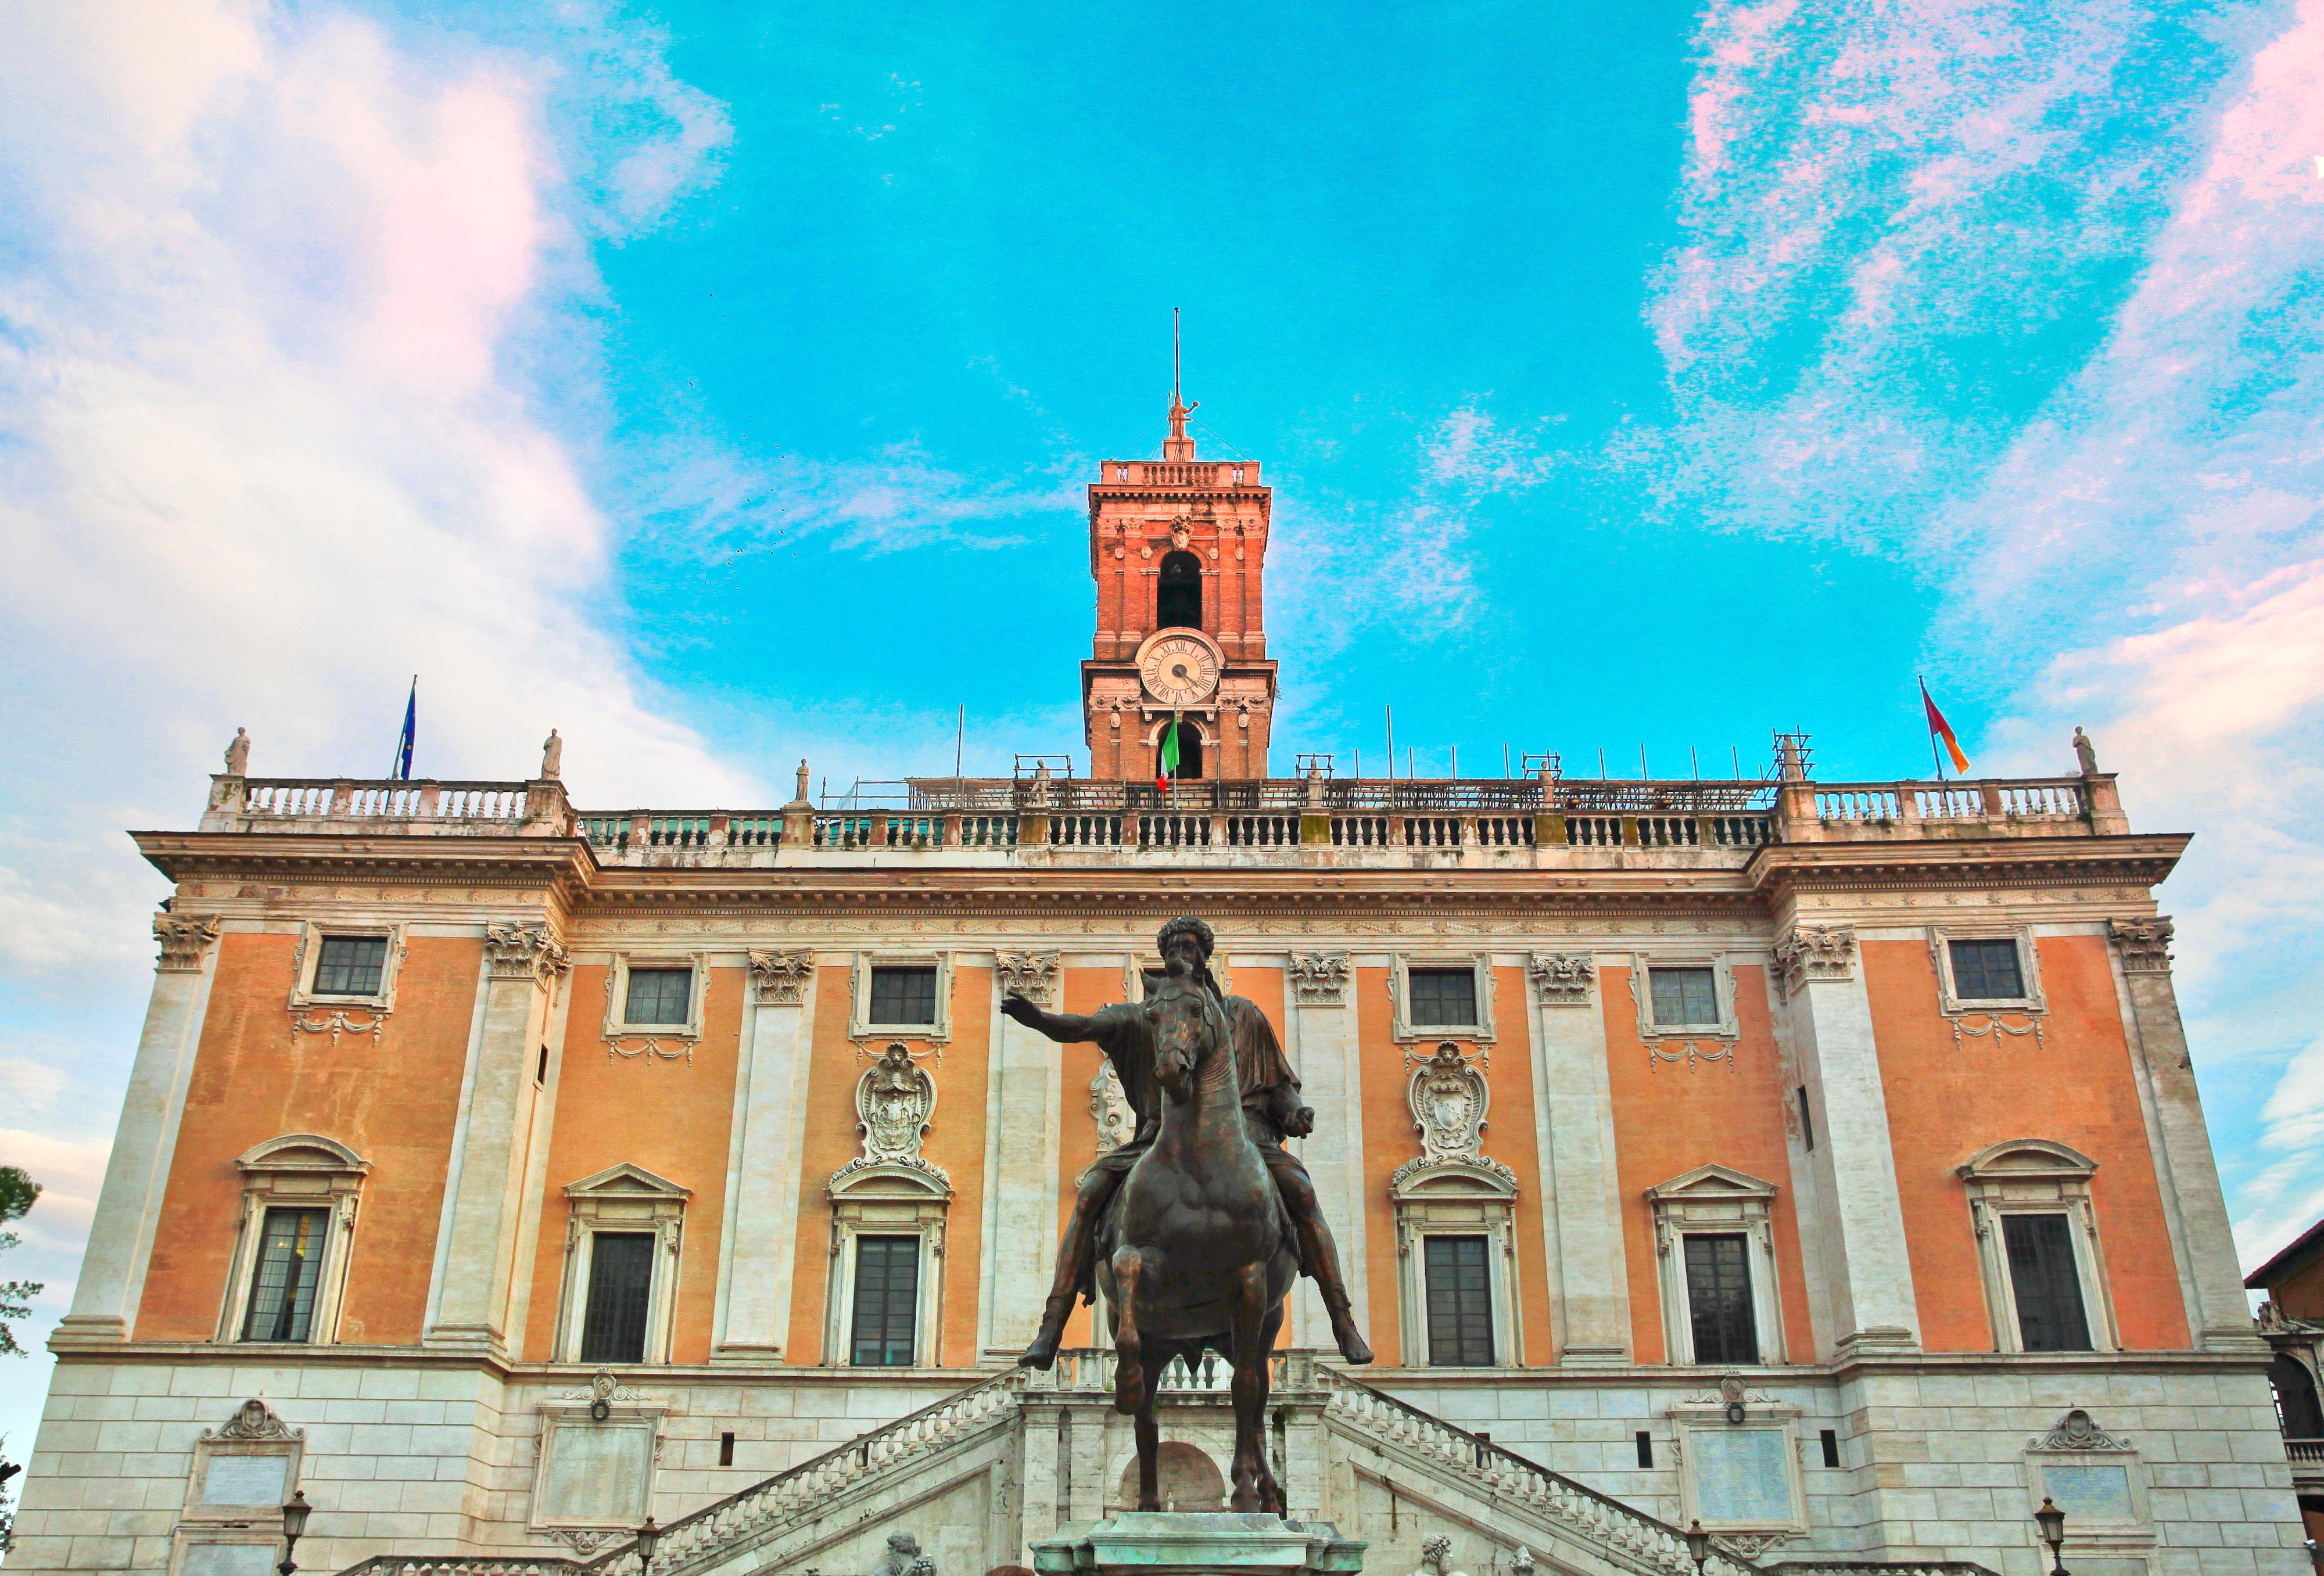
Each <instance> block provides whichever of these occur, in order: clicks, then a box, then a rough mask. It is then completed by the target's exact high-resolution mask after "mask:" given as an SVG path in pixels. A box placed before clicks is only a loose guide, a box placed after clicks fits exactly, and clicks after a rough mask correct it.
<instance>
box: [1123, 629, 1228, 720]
mask: <svg viewBox="0 0 2324 1576" xmlns="http://www.w3.org/2000/svg"><path fill="white" fill-rule="evenodd" d="M1138 673H1139V677H1141V678H1143V679H1144V680H1145V681H1146V692H1147V694H1148V695H1150V696H1153V697H1154V698H1155V699H1156V700H1158V701H1161V702H1162V703H1163V704H1165V705H1174V706H1185V705H1194V704H1195V703H1197V702H1198V701H1205V700H1208V699H1210V697H1211V692H1212V691H1213V690H1214V689H1216V688H1217V687H1219V659H1217V658H1216V657H1214V656H1213V655H1212V654H1211V649H1210V647H1208V646H1206V645H1204V644H1203V642H1202V641H1198V640H1196V639H1194V637H1193V636H1192V635H1166V636H1164V637H1163V638H1162V639H1161V640H1158V641H1155V642H1154V643H1153V644H1152V645H1151V646H1148V648H1147V649H1146V654H1145V656H1144V657H1142V658H1140V659H1139V664H1138Z"/></svg>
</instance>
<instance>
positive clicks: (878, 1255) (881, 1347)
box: [848, 971, 934, 1368]
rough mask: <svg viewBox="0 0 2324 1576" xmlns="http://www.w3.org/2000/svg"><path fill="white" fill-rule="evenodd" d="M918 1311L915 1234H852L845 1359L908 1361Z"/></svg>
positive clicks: (877, 1363)
mask: <svg viewBox="0 0 2324 1576" xmlns="http://www.w3.org/2000/svg"><path fill="white" fill-rule="evenodd" d="M930 972H934V971H930ZM919 1312H920V1240H919V1239H918V1237H858V1238H856V1239H855V1332H854V1339H853V1341H850V1342H849V1343H848V1344H849V1349H850V1355H849V1357H848V1360H849V1361H850V1362H853V1363H855V1364H856V1365H858V1366H859V1367H863V1368H909V1367H911V1366H912V1342H913V1334H914V1331H915V1328H916V1326H918V1323H919Z"/></svg>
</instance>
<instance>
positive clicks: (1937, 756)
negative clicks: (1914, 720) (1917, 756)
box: [1913, 673, 1945, 782]
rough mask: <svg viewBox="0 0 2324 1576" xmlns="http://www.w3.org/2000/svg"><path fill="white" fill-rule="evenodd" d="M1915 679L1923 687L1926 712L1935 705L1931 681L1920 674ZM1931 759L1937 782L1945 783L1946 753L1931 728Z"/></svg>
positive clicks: (1923, 701) (1922, 693) (1916, 674)
mask: <svg viewBox="0 0 2324 1576" xmlns="http://www.w3.org/2000/svg"><path fill="white" fill-rule="evenodd" d="M1913 677H1914V680H1915V681H1917V682H1918V683H1919V685H1920V687H1921V706H1922V709H1923V712H1925V711H1926V710H1927V709H1928V708H1929V707H1930V705H1932V704H1933V703H1932V702H1931V701H1930V699H1929V681H1928V680H1927V679H1926V678H1924V677H1922V676H1921V675H1920V674H1918V673H1915V674H1914V675H1913ZM1929 759H1930V760H1933V761H1934V762H1936V766H1937V780H1938V781H1939V782H1942V781H1944V780H1945V752H1944V751H1941V750H1940V749H1938V748H1937V731H1936V730H1935V729H1934V728H1931V729H1930V730H1929Z"/></svg>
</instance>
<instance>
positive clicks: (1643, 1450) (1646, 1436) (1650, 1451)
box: [1638, 1428, 1655, 1467]
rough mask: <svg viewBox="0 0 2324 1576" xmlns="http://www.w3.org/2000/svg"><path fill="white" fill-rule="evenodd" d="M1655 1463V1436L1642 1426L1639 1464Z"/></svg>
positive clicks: (1649, 1465) (1639, 1433)
mask: <svg viewBox="0 0 2324 1576" xmlns="http://www.w3.org/2000/svg"><path fill="white" fill-rule="evenodd" d="M1654 1464H1655V1436H1654V1435H1653V1434H1651V1433H1647V1432H1646V1430H1645V1429H1643V1428H1641V1429H1640V1430H1638V1465H1640V1466H1642V1467H1651V1466H1653V1465H1654Z"/></svg>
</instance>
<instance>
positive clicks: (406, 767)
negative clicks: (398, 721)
mask: <svg viewBox="0 0 2324 1576" xmlns="http://www.w3.org/2000/svg"><path fill="white" fill-rule="evenodd" d="M419 731H420V675H418V674H417V673H415V674H413V675H412V676H411V695H410V698H409V699H407V700H406V701H405V702H404V703H403V733H402V736H401V738H399V739H397V740H396V742H395V764H394V765H393V766H392V767H390V768H388V772H387V775H388V776H390V777H392V778H393V779H396V780H397V781H398V782H409V781H410V779H411V742H412V738H413V736H414V735H415V734H416V733H419Z"/></svg>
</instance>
